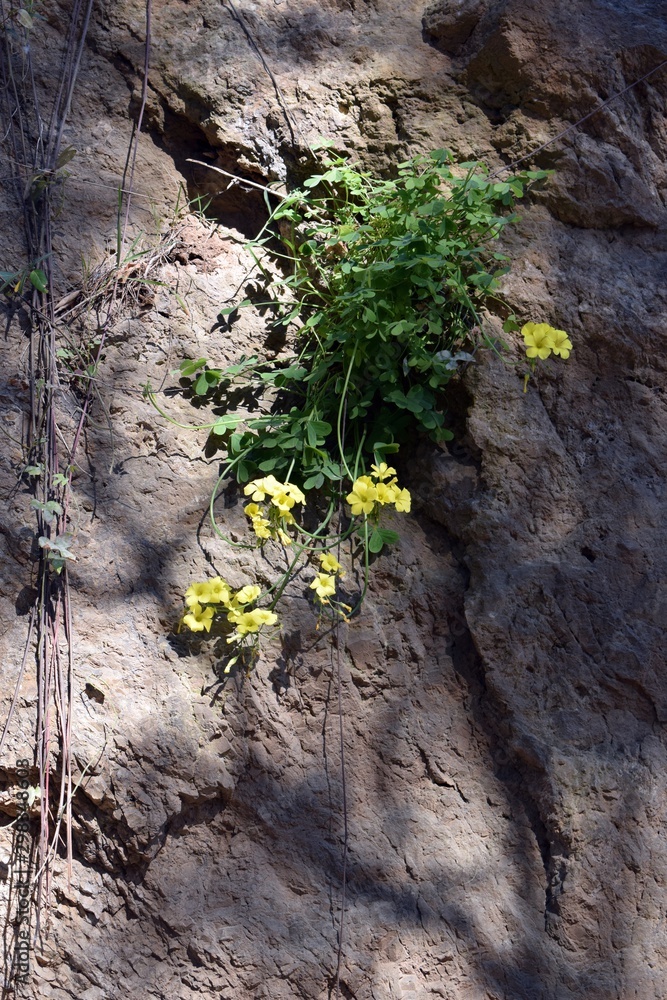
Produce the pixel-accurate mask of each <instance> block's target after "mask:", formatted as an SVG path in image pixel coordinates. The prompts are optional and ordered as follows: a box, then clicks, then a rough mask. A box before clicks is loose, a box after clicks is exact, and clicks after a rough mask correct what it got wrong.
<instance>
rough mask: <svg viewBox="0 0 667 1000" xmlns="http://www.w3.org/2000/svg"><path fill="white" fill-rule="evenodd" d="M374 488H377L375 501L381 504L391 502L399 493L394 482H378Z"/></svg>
mask: <svg viewBox="0 0 667 1000" xmlns="http://www.w3.org/2000/svg"><path fill="white" fill-rule="evenodd" d="M375 489H376V490H377V501H378V503H381V504H387V503H393V502H394V500H395V499H396V497H397V496H398V494H399V493H400V490H399V488H398V486H397V485H396V483H378V484H377V486H376V487H375Z"/></svg>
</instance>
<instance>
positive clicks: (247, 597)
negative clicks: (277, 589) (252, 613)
mask: <svg viewBox="0 0 667 1000" xmlns="http://www.w3.org/2000/svg"><path fill="white" fill-rule="evenodd" d="M261 593H262V588H261V587H258V586H257V584H248V585H247V586H245V587H241V589H240V590H239V591H238V593H237V594H236V595H235V596H234V602H233V603H235V604H252V602H253V601H256V600H257V598H258V597H259V595H260V594H261Z"/></svg>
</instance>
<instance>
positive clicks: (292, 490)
mask: <svg viewBox="0 0 667 1000" xmlns="http://www.w3.org/2000/svg"><path fill="white" fill-rule="evenodd" d="M283 489H284V491H285V493H287V494H288V495H289V496H291V497H292V499H293V500H295V501H296V503H305V502H306V497H305V495H304V494H303V493H302V492H301V490H300V489H299V487H298V486H295V485H294V484H293V483H285V485H284V486H283Z"/></svg>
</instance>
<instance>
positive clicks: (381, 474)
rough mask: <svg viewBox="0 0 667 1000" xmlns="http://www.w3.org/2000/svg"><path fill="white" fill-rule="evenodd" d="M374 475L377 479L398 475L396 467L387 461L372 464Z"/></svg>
mask: <svg viewBox="0 0 667 1000" xmlns="http://www.w3.org/2000/svg"><path fill="white" fill-rule="evenodd" d="M371 469H372V471H373V475H374V476H375V478H376V479H382V480H385V479H389V477H390V476H395V475H396V469H392V468H390V467H389V466H388V465H387V463H386V462H380V464H379V465H371Z"/></svg>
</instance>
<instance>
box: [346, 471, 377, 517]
mask: <svg viewBox="0 0 667 1000" xmlns="http://www.w3.org/2000/svg"><path fill="white" fill-rule="evenodd" d="M345 499H346V500H347V502H348V503H349V505H350V507H351V508H352V513H353V514H370V513H371V511H372V510H373V507H374V506H375V501H376V500H377V487H376V486H375V484H374V483H373V480H372V479H371V478H370V476H359V478H358V479H356V480H355V481H354V482H353V483H352V492H351V493H348V495H347V496H346V497H345Z"/></svg>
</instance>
